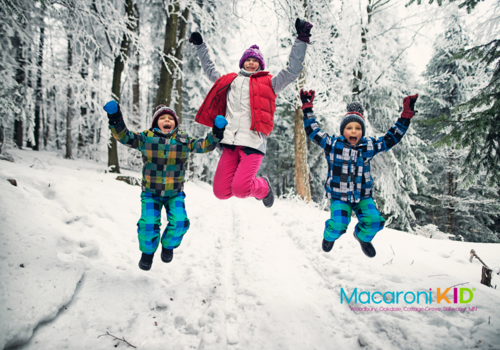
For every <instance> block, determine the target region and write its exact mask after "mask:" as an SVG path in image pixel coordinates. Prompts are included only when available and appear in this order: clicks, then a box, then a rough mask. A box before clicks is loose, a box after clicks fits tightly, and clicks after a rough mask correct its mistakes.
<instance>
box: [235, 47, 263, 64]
mask: <svg viewBox="0 0 500 350" xmlns="http://www.w3.org/2000/svg"><path fill="white" fill-rule="evenodd" d="M248 58H255V59H257V60H258V61H259V64H260V69H262V70H264V69H266V64H265V63H264V56H263V55H262V52H260V50H259V47H258V46H257V45H252V46H250V47H249V48H248V49H247V50H246V51H245V52H243V56H241V59H240V68H243V63H245V61H246V60H247V59H248Z"/></svg>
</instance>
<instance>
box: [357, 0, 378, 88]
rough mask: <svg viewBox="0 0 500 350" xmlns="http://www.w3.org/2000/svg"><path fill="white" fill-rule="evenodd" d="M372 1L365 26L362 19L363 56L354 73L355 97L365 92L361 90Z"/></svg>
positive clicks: (367, 10) (368, 7)
mask: <svg viewBox="0 0 500 350" xmlns="http://www.w3.org/2000/svg"><path fill="white" fill-rule="evenodd" d="M373 10H374V9H373V7H372V1H371V0H369V1H368V5H366V14H367V23H366V25H363V20H362V19H361V54H360V57H359V60H358V62H357V64H356V68H355V70H354V72H353V75H354V78H353V80H352V81H353V83H352V93H353V95H354V96H357V95H359V94H360V93H362V92H363V90H364V88H361V85H362V81H363V68H364V67H363V66H364V61H365V59H366V56H367V54H368V44H367V39H366V36H367V34H368V26H369V25H370V23H371V19H372V14H373Z"/></svg>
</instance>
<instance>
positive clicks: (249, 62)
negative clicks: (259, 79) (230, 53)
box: [243, 57, 259, 72]
mask: <svg viewBox="0 0 500 350" xmlns="http://www.w3.org/2000/svg"><path fill="white" fill-rule="evenodd" d="M243 68H244V69H245V70H246V71H247V72H256V71H257V69H259V60H258V59H256V58H253V57H250V58H247V59H246V60H245V62H243Z"/></svg>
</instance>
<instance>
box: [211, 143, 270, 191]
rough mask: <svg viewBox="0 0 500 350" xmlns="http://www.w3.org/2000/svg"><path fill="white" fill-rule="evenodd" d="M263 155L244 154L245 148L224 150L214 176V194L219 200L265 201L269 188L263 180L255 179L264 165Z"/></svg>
mask: <svg viewBox="0 0 500 350" xmlns="http://www.w3.org/2000/svg"><path fill="white" fill-rule="evenodd" d="M262 158H264V156H263V155H262V154H249V155H246V154H245V152H243V147H241V146H236V148H235V149H234V151H233V150H231V149H229V148H224V150H223V151H222V156H221V157H220V159H219V164H218V165H217V170H216V171H215V176H214V194H215V197H217V198H219V199H228V198H231V197H232V196H235V197H238V198H247V197H255V198H257V199H263V198H264V197H265V196H267V193H268V191H269V187H268V186H267V182H266V180H264V179H263V178H261V177H259V178H255V175H256V174H257V171H259V168H260V164H261V163H262Z"/></svg>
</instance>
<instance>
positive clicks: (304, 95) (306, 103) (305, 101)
mask: <svg viewBox="0 0 500 350" xmlns="http://www.w3.org/2000/svg"><path fill="white" fill-rule="evenodd" d="M315 94H316V92H315V91H314V90H309V91H304V90H303V89H301V90H300V100H301V101H302V109H306V108H313V101H314V95H315Z"/></svg>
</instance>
